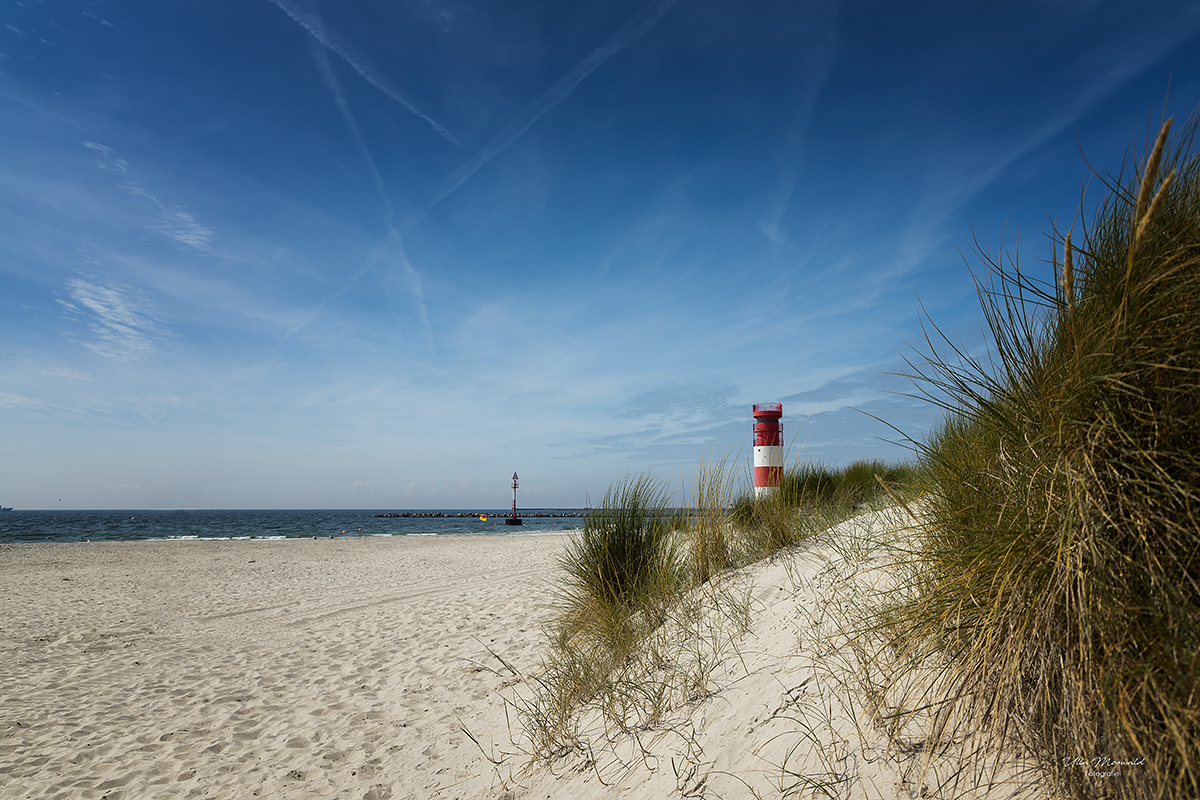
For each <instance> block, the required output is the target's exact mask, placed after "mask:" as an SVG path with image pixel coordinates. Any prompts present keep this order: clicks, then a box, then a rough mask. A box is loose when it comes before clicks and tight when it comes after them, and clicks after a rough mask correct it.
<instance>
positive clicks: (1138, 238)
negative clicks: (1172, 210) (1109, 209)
mask: <svg viewBox="0 0 1200 800" xmlns="http://www.w3.org/2000/svg"><path fill="white" fill-rule="evenodd" d="M1174 180H1175V170H1171V171H1170V173H1168V174H1167V177H1165V178H1163V182H1162V185H1161V186H1159V187H1158V191H1157V192H1156V193H1155V194H1154V199H1153V200H1152V201H1151V202H1150V207H1149V208H1148V209H1146V215H1145V216H1144V217H1142V219H1141V221H1140V222H1138V226H1137V233H1136V234H1135V235H1134V237H1133V248H1134V249H1135V250H1136V249H1137V247H1138V246H1139V245H1140V244H1141V243H1142V237H1143V236H1145V235H1146V229H1147V228H1149V227H1150V221H1151V220H1153V219H1154V214H1155V213H1156V212H1157V211H1158V209H1159V207H1161V206H1162V203H1163V199H1164V198H1165V197H1166V196H1167V189H1169V188H1170V187H1171V182H1172V181H1174Z"/></svg>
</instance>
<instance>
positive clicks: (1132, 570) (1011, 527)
mask: <svg viewBox="0 0 1200 800" xmlns="http://www.w3.org/2000/svg"><path fill="white" fill-rule="evenodd" d="M1169 128H1170V121H1168V122H1167V123H1166V124H1164V125H1163V127H1162V130H1161V132H1160V135H1159V137H1158V141H1157V142H1156V144H1155V146H1154V149H1153V152H1152V154H1151V156H1150V158H1149V159H1148V161H1147V163H1146V166H1145V167H1144V168H1143V169H1141V170H1140V172H1141V174H1140V175H1139V174H1138V172H1139V170H1138V169H1137V168H1136V166H1137V165H1136V164H1135V165H1134V167H1135V168H1134V169H1133V170H1132V171H1131V172H1130V173H1125V171H1124V170H1123V172H1122V174H1120V175H1118V176H1116V177H1115V178H1112V179H1109V180H1108V181H1106V184H1107V186H1108V189H1109V192H1108V195H1107V197H1106V198H1105V199H1104V201H1103V202H1102V203H1101V205H1100V206H1099V209H1098V210H1097V212H1096V213H1095V215H1094V217H1093V221H1092V223H1091V226H1090V229H1085V230H1084V232H1083V243H1082V244H1081V245H1079V244H1075V243H1072V241H1071V236H1070V234H1068V235H1067V237H1066V238H1065V240H1063V239H1059V238H1058V237H1057V235H1055V237H1054V240H1053V241H1054V244H1055V247H1056V248H1057V247H1059V246H1061V247H1063V249H1064V257H1063V273H1062V277H1061V283H1060V282H1059V281H1055V282H1053V283H1047V284H1041V283H1039V282H1037V281H1035V280H1033V279H1031V278H1030V277H1029V276H1028V275H1026V274H1025V273H1023V272H1022V271H1021V269H1020V266H1019V263H1018V261H1017V260H1016V257H1015V256H1013V257H1012V258H1010V259H1009V260H1008V262H1007V263H1005V261H1004V259H1003V258H1001V259H1000V260H992V259H990V258H987V257H986V256H984V257H983V259H984V262H985V266H986V269H987V276H986V278H985V280H984V281H983V282H981V283H980V284H979V297H980V302H981V305H982V307H983V311H984V314H985V316H986V319H987V322H988V325H989V328H990V331H991V334H992V338H993V341H994V345H995V356H994V358H993V360H992V362H991V363H989V364H987V365H986V366H985V365H984V364H983V363H981V362H979V361H977V360H974V359H972V358H970V357H969V356H967V355H966V354H964V353H962V352H960V351H958V350H957V349H956V348H953V345H951V344H950V343H949V342H948V341H947V340H945V338H944V337H943V342H944V344H943V345H939V347H941V348H942V349H943V350H944V347H945V346H946V345H948V346H949V347H950V348H951V349H952V351H953V356H954V357H953V358H952V359H947V358H945V357H943V356H942V355H940V354H939V353H938V348H935V347H933V345H932V340H931V341H930V345H931V350H932V351H933V352H932V355H930V356H928V357H927V362H926V365H924V366H923V367H921V368H916V367H914V370H915V372H916V375H915V377H917V378H918V379H919V380H920V381H922V382H923V384H924V386H925V387H927V388H926V391H927V395H928V397H929V398H930V399H931V400H933V401H934V402H936V403H938V404H939V405H942V406H943V407H944V408H945V409H946V410H947V412H948V413H947V417H946V419H945V421H944V422H943V423H942V425H941V426H940V428H938V429H937V430H936V431H934V432H933V433H932V435H930V436H929V437H928V438H927V439H926V441H925V442H924V443H923V444H922V445H921V453H920V465H921V467H922V469H923V470H925V472H926V474H927V477H928V485H927V487H926V488H927V489H928V490H929V495H928V498H927V501H926V504H925V509H924V510H925V513H926V515H927V517H928V520H929V524H928V531H927V533H926V536H925V550H924V553H923V564H922V567H921V570H920V573H919V577H918V580H917V585H916V588H917V590H918V598H917V599H916V600H915V601H914V602H913V603H912V604H911V605H910V606H908V607H907V609H906V611H905V612H904V613H903V614H902V615H901V622H900V627H899V633H898V639H903V640H907V641H909V642H911V641H925V642H929V643H931V645H932V646H933V647H934V648H936V649H937V650H938V651H940V652H941V653H943V654H945V655H947V656H949V657H950V658H951V659H952V661H953V663H954V664H955V665H956V670H957V675H958V681H959V684H960V691H959V695H960V696H961V697H962V699H963V700H964V701H965V702H967V703H969V704H970V705H971V706H972V707H973V708H974V709H975V710H976V711H981V712H983V713H984V714H985V715H986V717H987V718H988V719H989V720H990V721H991V722H992V723H993V724H994V725H995V726H996V728H997V730H998V731H1000V732H1001V733H1002V734H1003V735H1005V736H1008V737H1015V738H1016V739H1018V740H1020V743H1021V744H1022V745H1024V746H1025V747H1027V748H1029V749H1031V750H1034V751H1036V752H1037V753H1040V754H1041V758H1042V761H1043V768H1044V769H1045V770H1046V771H1047V772H1048V773H1049V774H1051V775H1053V776H1054V778H1055V780H1056V782H1057V784H1058V786H1059V788H1060V789H1061V790H1062V791H1063V792H1064V793H1066V794H1067V795H1069V796H1072V797H1078V798H1099V797H1105V798H1110V797H1111V798H1131V799H1132V798H1165V797H1200V158H1198V157H1197V156H1196V155H1195V154H1193V153H1192V152H1191V151H1190V146H1191V142H1192V140H1193V135H1194V132H1195V130H1196V123H1195V121H1194V120H1193V121H1192V122H1191V123H1190V125H1189V126H1188V128H1187V130H1186V132H1185V134H1184V136H1183V137H1182V140H1181V142H1179V143H1177V144H1176V145H1175V146H1174V147H1171V146H1169V144H1168V141H1167V140H1168V131H1169ZM1163 172H1166V173H1167V177H1166V178H1165V179H1161V180H1160V179H1159V176H1160V175H1161V174H1162V173H1163ZM1100 773H1103V774H1102V775H1100Z"/></svg>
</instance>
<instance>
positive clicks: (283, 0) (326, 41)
mask: <svg viewBox="0 0 1200 800" xmlns="http://www.w3.org/2000/svg"><path fill="white" fill-rule="evenodd" d="M271 2H272V3H274V4H275V6H276V7H278V8H279V10H280V11H282V12H283V13H285V14H287V15H288V16H289V17H291V18H292V20H293V21H295V22H296V24H298V25H299V26H300V27H301V28H304V30H306V31H308V33H309V35H310V36H312V37H313V38H314V39H316V40H317V41H318V42H320V43H321V45H322V46H323V47H325V48H326V49H327V50H330V51H331V52H334V53H337V54H338V55H339V56H341V58H342V60H343V61H345V62H346V63H347V64H349V65H350V68H351V69H353V70H354V71H355V72H357V73H358V74H359V75H361V76H362V77H363V80H365V81H366V82H367V83H369V84H371V85H372V86H374V87H375V88H376V89H378V90H379V91H381V92H383V93H384V94H385V95H387V96H388V97H390V98H392V99H393V100H395V101H396V102H397V103H399V104H400V105H402V106H404V107H405V108H407V109H408V110H409V111H411V112H412V113H414V114H416V115H417V116H418V117H420V118H421V119H423V120H425V122H427V123H429V126H430V127H431V128H433V129H434V130H435V131H437V132H438V134H439V135H441V136H442V137H443V138H444V139H446V141H448V142H451V143H452V144H455V145H458V146H459V147H462V146H463V142H462V140H461V139H459V138H458V137H457V136H455V135H454V134H453V133H451V132H450V131H449V130H447V129H446V128H445V127H444V126H442V125H440V124H438V122H437V120H435V119H434V118H433V117H431V116H429V115H428V114H426V113H425V112H424V111H422V110H421V109H420V108H418V107H417V106H416V104H415V103H413V102H412V101H411V100H409V99H408V98H407V97H405V96H404V95H402V94H401V93H400V92H399V91H398V90H397V89H396V88H395V87H393V86H392V85H391V84H389V83H388V82H387V81H385V80H384V79H383V78H382V77H380V76H379V73H378V72H377V71H376V70H374V69H371V68H370V67H369V65H367V64H365V62H364V60H363V59H362V58H361V57H356V56H354V55H352V54H351V52H350V49H349V48H348V47H346V45H344V44H342V43H341V42H340V41H338V40H337V38H336V37H335V36H334V35H333V34H332V33H330V32H329V31H327V30H325V27H324V26H323V25H321V24H320V21H319V20H314V19H313V17H312V16H311V15H309V14H307V13H305V12H304V11H303V10H302V9H299V8H297V7H296V6H295V5H293V4H292V3H290V2H288V0H271Z"/></svg>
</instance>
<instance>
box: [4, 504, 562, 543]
mask: <svg viewBox="0 0 1200 800" xmlns="http://www.w3.org/2000/svg"><path fill="white" fill-rule="evenodd" d="M511 513H512V512H511V511H510V510H503V511H501V510H496V511H464V510H460V509H433V510H430V509H421V510H407V511H406V510H395V509H382V510H363V509H346V510H333V509H331V510H317V509H304V510H285V509H257V510H229V511H221V510H212V511H199V510H185V511H144V510H129V511H21V510H20V509H17V510H14V511H3V512H0V543H16V542H25V543H29V542H87V541H91V542H131V541H165V540H195V539H312V538H340V537H348V536H351V537H352V536H444V535H457V536H497V535H519V534H526V533H545V532H550V531H569V530H575V529H578V528H580V527H582V526H583V514H584V513H585V512H584V510H583V509H558V508H555V509H521V510H519V511H518V512H517V515H518V516H519V517H521V525H508V524H506V523H505V521H504V518H505V517H506V516H509V515H510V514H511ZM484 516H486V517H487V518H486V519H483V517H484Z"/></svg>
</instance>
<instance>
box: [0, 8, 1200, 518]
mask: <svg viewBox="0 0 1200 800" xmlns="http://www.w3.org/2000/svg"><path fill="white" fill-rule="evenodd" d="M983 6H987V8H982V7H983ZM2 8H3V11H2V12H0V16H2V17H3V28H2V29H0V504H3V505H15V506H17V507H20V508H197V507H199V508H210V507H216V508H243V507H245V508H259V507H266V508H270V507H293V508H307V507H325V508H339V507H361V508H433V507H464V508H474V507H502V506H505V505H506V504H507V503H508V501H509V497H510V490H509V489H508V481H509V479H510V476H511V474H512V472H513V471H514V470H515V471H517V472H519V473H520V474H521V480H522V489H521V495H520V499H521V503H522V505H527V506H563V507H565V506H579V505H583V504H584V502H585V498H586V497H589V496H590V497H591V498H592V499H593V500H595V499H597V498H598V497H600V496H601V495H603V493H604V490H605V489H606V488H607V486H608V485H609V483H610V481H612V480H613V479H615V478H620V477H621V476H622V475H624V474H626V473H629V472H638V471H642V470H646V469H652V470H653V471H654V474H656V475H658V476H660V477H661V478H663V479H664V480H665V481H667V483H668V484H669V485H671V486H675V487H682V486H684V485H687V484H689V483H690V481H691V480H692V478H691V476H692V475H693V474H694V472H695V468H696V466H697V465H698V464H699V463H700V462H701V461H702V460H704V459H708V458H712V457H714V455H715V456H716V457H718V458H719V457H721V456H723V455H726V454H728V455H729V456H730V458H731V459H732V460H733V463H735V464H737V465H738V466H739V467H740V466H743V462H748V460H749V458H750V451H749V446H748V445H749V438H750V426H751V422H752V420H751V417H750V406H751V404H753V403H755V402H765V401H782V402H783V404H784V412H785V416H784V430H785V436H786V437H787V438H788V439H789V440H790V441H792V442H793V444H792V455H793V456H800V457H802V458H809V459H819V460H822V461H824V462H826V463H830V464H844V463H848V462H850V461H852V460H854V459H857V458H876V457H882V458H899V457H903V456H904V455H905V451H904V450H902V449H901V448H899V447H897V446H896V445H894V444H889V443H888V442H887V441H886V440H894V439H896V438H897V434H896V433H895V432H893V431H891V430H889V429H888V428H887V427H885V426H883V425H881V424H880V423H878V422H876V421H874V420H873V419H872V418H871V417H869V416H866V415H864V414H862V413H860V411H866V412H869V413H870V414H874V415H876V416H878V417H881V418H883V419H886V420H888V421H889V422H891V423H893V424H894V425H896V426H897V427H899V428H900V429H901V430H903V431H904V432H905V433H906V434H908V435H910V436H913V437H914V438H919V437H920V435H921V434H922V432H923V431H925V430H926V429H928V428H929V427H930V426H931V425H932V424H933V423H934V422H935V421H936V419H937V414H936V412H935V410H934V409H932V408H931V407H930V406H928V405H927V404H922V403H919V402H916V401H914V400H911V399H909V398H907V397H904V396H902V395H897V394H893V392H904V391H907V390H910V389H911V387H910V386H909V385H908V383H907V381H905V380H903V379H901V378H897V377H894V376H892V375H889V374H888V373H894V372H898V371H903V370H904V369H905V366H904V362H903V360H902V356H904V355H908V356H910V357H912V356H913V354H914V350H913V348H914V347H917V346H920V345H922V344H923V335H922V329H921V306H922V304H923V306H924V308H925V309H926V310H927V311H928V313H929V314H930V315H931V317H932V318H933V320H934V321H935V322H936V323H937V324H938V325H939V326H940V327H941V328H942V329H943V330H944V331H945V332H946V333H947V335H948V336H949V337H950V338H951V339H952V341H954V342H955V343H957V344H960V345H961V346H963V347H965V348H967V349H969V350H971V351H972V352H975V353H982V352H983V347H984V337H983V333H982V319H981V316H980V314H979V311H978V306H977V301H976V298H975V295H974V284H973V283H972V279H971V275H970V272H969V270H968V266H969V265H970V266H974V267H976V268H978V266H979V260H978V258H977V257H976V256H974V255H973V254H972V252H971V248H972V247H973V242H974V241H975V240H976V239H977V240H978V242H979V244H980V246H981V247H983V248H985V249H989V250H991V251H992V252H997V251H998V250H999V249H1000V248H1001V247H1005V246H1006V247H1009V248H1012V247H1014V246H1015V245H1016V243H1017V242H1018V240H1019V242H1020V253H1021V259H1022V265H1023V266H1024V267H1025V268H1026V269H1028V270H1030V271H1032V272H1033V273H1035V274H1038V275H1043V276H1044V275H1048V274H1049V267H1048V265H1047V263H1046V261H1047V260H1048V258H1049V255H1050V247H1049V244H1048V243H1047V239H1046V236H1045V233H1046V232H1047V231H1049V230H1050V226H1051V222H1052V221H1057V222H1058V223H1059V224H1060V225H1065V226H1067V227H1069V226H1070V223H1071V220H1072V218H1073V217H1074V215H1075V213H1076V210H1077V209H1078V208H1079V207H1080V202H1081V191H1082V189H1083V186H1084V183H1085V181H1086V180H1087V179H1088V177H1089V175H1090V172H1089V168H1088V163H1091V164H1092V165H1095V167H1096V168H1097V169H1098V170H1100V171H1102V172H1104V171H1109V172H1112V171H1116V170H1117V169H1118V168H1119V167H1120V165H1121V162H1122V160H1123V158H1124V157H1125V156H1126V154H1127V153H1128V152H1130V148H1132V147H1134V146H1136V147H1138V148H1140V147H1141V142H1142V141H1143V140H1144V139H1145V138H1146V132H1147V129H1148V128H1150V129H1151V136H1152V135H1153V129H1154V128H1156V127H1157V123H1158V121H1159V119H1160V117H1161V115H1162V113H1163V107H1164V98H1167V100H1166V111H1167V113H1174V114H1177V115H1179V116H1180V118H1183V117H1186V116H1187V115H1188V114H1189V113H1190V112H1191V111H1192V109H1193V108H1195V107H1196V106H1197V105H1200V2H1195V1H1187V2H1159V1H1155V0H1150V2H1069V1H1068V0H1055V1H1054V2H1020V1H1019V0H1018V2H1009V3H992V4H973V3H966V4H964V3H961V2H922V3H911V2H901V3H896V2H843V3H836V2H819V3H815V2H806V1H805V0H751V1H750V2H729V0H650V2H646V0H609V1H608V2H604V3H572V2H561V0H560V2H548V1H546V0H544V1H543V2H525V1H524V0H509V1H508V2H479V1H476V2H453V1H446V2H442V1H440V0H403V1H400V2H395V1H393V2H383V1H382V0H346V2H339V3H330V2H320V0H257V1H255V0H239V1H238V2H228V0H216V1H213V0H205V2H199V1H195V2H189V1H186V0H172V2H167V3H163V2H138V1H137V0H131V1H130V2H123V3H119V4H118V3H113V4H108V3H102V2H94V1H93V0H85V1H84V2H76V1H74V0H61V1H60V2H53V3H47V2H35V1H34V0H23V2H9V3H5V4H4V5H3V7H2ZM1168 88H1169V92H1170V94H1169V98H1168ZM1081 151H1082V152H1081ZM1139 152H1140V150H1139ZM1085 156H1086V159H1087V161H1086V162H1085ZM1099 196H1100V192H1099V186H1098V183H1097V182H1096V181H1093V185H1092V187H1091V189H1090V190H1089V193H1088V194H1087V196H1086V197H1085V198H1084V199H1083V207H1084V208H1085V209H1086V208H1090V207H1091V205H1092V204H1094V202H1095V201H1096V200H1097V199H1098V198H1099Z"/></svg>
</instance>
